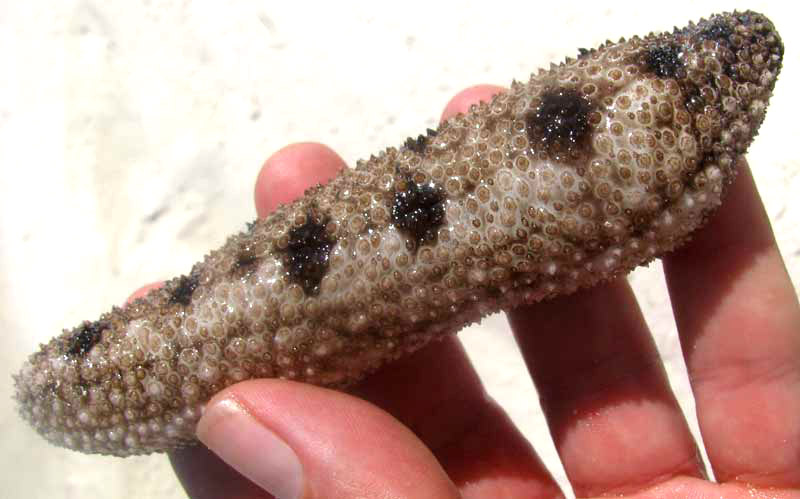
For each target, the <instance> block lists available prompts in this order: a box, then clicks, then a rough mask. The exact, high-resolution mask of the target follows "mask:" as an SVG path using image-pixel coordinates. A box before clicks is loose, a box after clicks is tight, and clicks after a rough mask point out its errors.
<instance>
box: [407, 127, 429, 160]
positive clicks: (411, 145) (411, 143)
mask: <svg viewBox="0 0 800 499" xmlns="http://www.w3.org/2000/svg"><path fill="white" fill-rule="evenodd" d="M426 133H427V135H419V136H418V137H417V138H416V139H415V138H413V137H409V138H407V139H406V142H405V144H403V145H404V146H405V147H406V149H409V150H411V151H414V152H415V153H417V154H422V153H424V152H425V147H427V145H428V141H429V140H430V138H431V137H435V136H436V133H437V132H436V130H432V129H430V128H428V130H427V131H426Z"/></svg>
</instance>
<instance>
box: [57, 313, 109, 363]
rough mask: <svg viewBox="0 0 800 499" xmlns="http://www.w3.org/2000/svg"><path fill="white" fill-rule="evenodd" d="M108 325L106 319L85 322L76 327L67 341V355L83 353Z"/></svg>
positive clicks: (98, 338) (92, 344) (93, 344)
mask: <svg viewBox="0 0 800 499" xmlns="http://www.w3.org/2000/svg"><path fill="white" fill-rule="evenodd" d="M109 327H110V325H109V323H108V322H107V321H96V322H85V323H84V324H83V325H82V326H80V327H79V328H77V329H76V330H75V331H74V332H73V334H72V336H71V337H70V339H69V341H68V343H67V353H68V354H69V355H85V354H86V352H88V351H89V350H91V349H92V347H93V346H95V345H96V344H97V342H98V341H100V338H102V337H103V331H105V330H106V329H108V328H109Z"/></svg>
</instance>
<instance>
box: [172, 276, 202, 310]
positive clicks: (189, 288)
mask: <svg viewBox="0 0 800 499" xmlns="http://www.w3.org/2000/svg"><path fill="white" fill-rule="evenodd" d="M197 284H198V278H197V276H196V275H195V274H190V275H188V276H185V275H182V276H180V277H179V278H178V279H177V283H175V284H174V286H175V287H174V288H173V289H172V291H171V293H170V295H169V302H170V303H179V304H181V305H183V306H186V305H188V304H189V302H190V301H192V293H194V290H195V288H196V287H197Z"/></svg>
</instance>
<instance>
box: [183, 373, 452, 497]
mask: <svg viewBox="0 0 800 499" xmlns="http://www.w3.org/2000/svg"><path fill="white" fill-rule="evenodd" d="M197 436H198V438H199V439H200V440H201V441H202V442H203V443H204V444H205V445H206V446H207V447H208V448H209V449H210V450H211V451H212V452H214V453H215V454H217V455H218V456H219V457H220V458H221V459H222V460H223V461H225V462H227V463H228V464H229V465H230V466H231V467H233V468H234V469H236V470H237V471H238V472H239V473H241V474H242V475H244V476H245V477H247V478H249V479H250V480H251V481H253V482H254V483H255V484H257V485H258V486H260V487H262V488H263V489H264V490H266V491H267V492H269V493H270V494H273V495H275V497H277V498H278V499H315V498H326V499H327V498H330V499H345V498H354V497H376V498H384V497H392V498H402V497H414V498H427V497H430V498H437V499H444V498H456V497H458V492H457V491H456V489H455V486H454V485H453V483H452V482H451V481H450V480H449V478H448V477H447V475H446V474H445V472H444V470H443V469H442V468H441V466H440V465H439V463H438V462H437V461H436V458H435V457H434V456H433V455H432V454H431V452H430V451H429V450H428V449H427V447H425V446H424V445H423V444H422V442H421V441H420V440H419V439H418V438H417V437H416V436H415V435H414V434H413V433H412V432H411V431H410V430H409V429H408V428H406V427H405V426H403V425H402V424H401V423H400V422H399V421H397V420H396V419H394V418H393V417H392V416H391V415H389V414H388V413H386V412H385V411H383V410H381V409H379V408H377V407H375V406H373V405H372V404H369V403H368V402H365V401H363V400H361V399H358V398H355V397H353V396H350V395H347V394H345V393H341V392H337V391H333V390H328V389H324V388H319V387H315V386H311V385H306V384H302V383H296V382H291V381H281V380H252V381H246V382H243V383H239V384H237V385H234V386H232V387H230V388H228V389H227V390H224V391H222V392H221V393H220V394H218V395H217V396H216V397H214V398H213V399H212V400H211V401H210V402H209V404H208V405H207V407H206V410H205V412H204V414H203V417H202V418H201V419H200V422H199V423H198V427H197Z"/></svg>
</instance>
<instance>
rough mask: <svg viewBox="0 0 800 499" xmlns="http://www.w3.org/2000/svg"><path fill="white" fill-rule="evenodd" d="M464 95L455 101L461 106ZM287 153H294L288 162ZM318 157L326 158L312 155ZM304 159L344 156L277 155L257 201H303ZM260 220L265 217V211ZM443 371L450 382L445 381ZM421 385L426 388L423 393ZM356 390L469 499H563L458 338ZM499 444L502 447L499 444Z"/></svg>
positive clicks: (314, 149)
mask: <svg viewBox="0 0 800 499" xmlns="http://www.w3.org/2000/svg"><path fill="white" fill-rule="evenodd" d="M495 88H497V87H495ZM460 95H461V94H459V96H457V97H456V98H455V99H454V102H457V101H459V97H460ZM462 102H463V100H462ZM448 108H449V109H452V108H453V106H448ZM287 150H288V151H290V152H291V155H289V156H284V153H285V152H286V151H287ZM318 153H321V154H322V156H323V158H322V159H319V158H317V159H315V158H313V157H311V156H313V155H314V154H318ZM298 157H301V158H304V159H305V161H306V163H307V164H320V163H321V162H324V161H327V162H329V163H331V164H334V165H335V164H336V161H333V160H331V159H330V158H334V159H336V158H338V156H335V153H333V152H332V151H330V150H329V149H327V148H324V146H318V145H307V144H305V145H295V146H291V147H290V148H286V149H283V150H281V151H279V152H278V153H276V154H275V155H274V156H273V157H272V158H270V159H269V160H268V161H267V162H266V166H265V168H264V169H263V170H262V173H261V175H259V186H258V187H257V188H256V192H257V202H258V199H259V198H261V199H263V200H270V199H273V196H274V194H275V192H276V190H278V191H286V190H288V189H287V188H286V186H287V185H288V186H291V191H292V192H294V193H295V194H296V195H299V194H300V193H302V192H303V190H304V189H305V188H306V187H307V186H308V184H309V183H313V182H314V181H315V180H314V179H313V178H310V177H309V176H305V177H304V176H303V172H304V170H303V169H302V168H296V167H295V163H294V160H295V159H297V158H298ZM326 158H327V159H326ZM276 169H280V170H281V172H280V177H279V178H280V179H281V182H282V184H281V185H277V184H276V183H274V182H270V181H267V182H264V179H269V177H267V175H266V174H268V173H269V172H275V171H276ZM273 206H274V204H273ZM259 214H262V215H263V214H264V211H262V210H259ZM443 366H446V370H447V376H442V369H443ZM421 386H424V387H425V388H424V390H420V387H421ZM354 392H356V393H358V395H359V396H361V397H363V398H365V399H366V400H370V401H372V402H374V403H376V404H377V405H378V406H380V407H382V408H384V409H385V410H388V411H389V412H390V413H391V414H393V415H394V416H395V417H396V418H398V419H399V420H400V421H401V422H402V423H404V424H406V425H407V426H408V427H409V428H411V429H412V431H414V433H416V434H417V435H418V436H419V437H420V438H421V440H422V441H423V442H424V443H425V445H426V446H428V447H429V448H430V449H431V450H432V451H433V452H434V453H435V454H436V456H437V457H438V458H439V459H440V461H441V463H442V466H443V467H444V468H445V470H446V471H447V473H448V474H449V475H450V476H451V477H452V478H453V479H454V480H455V481H456V483H457V484H458V485H459V486H460V487H462V488H465V489H466V488H469V490H470V494H472V495H470V497H479V496H480V494H485V497H497V496H498V494H499V493H500V491H514V492H515V493H514V495H515V496H525V497H532V498H536V497H542V498H544V497H547V498H553V497H557V496H560V493H559V491H558V487H557V486H556V484H555V481H554V480H553V479H552V477H551V476H550V475H549V473H548V472H547V470H546V469H545V468H544V466H543V465H542V464H541V462H540V460H539V459H538V457H537V456H536V454H535V453H534V452H533V450H532V449H531V447H530V445H529V444H528V443H527V441H526V440H525V439H524V437H523V436H522V435H521V434H520V433H519V431H518V430H517V429H516V428H515V427H514V426H513V424H512V423H511V422H510V420H509V419H508V417H507V416H506V415H505V413H504V412H503V411H502V410H500V409H498V408H497V407H496V405H495V404H494V403H493V402H492V401H491V400H490V399H489V398H488V397H487V396H486V394H485V392H484V390H483V387H482V385H481V383H480V380H479V379H478V377H477V375H476V373H475V371H474V369H473V368H472V365H471V364H470V362H469V360H468V359H467V356H466V354H465V352H464V351H463V348H462V347H461V344H460V343H459V342H458V340H457V339H455V338H448V339H445V340H444V341H442V342H437V343H435V344H433V345H430V346H429V347H428V348H425V349H423V350H422V351H420V352H417V353H416V354H414V355H412V356H410V357H407V358H405V359H403V360H401V361H399V362H397V363H393V364H392V365H391V366H387V367H386V368H385V369H382V370H381V371H379V372H378V373H375V374H374V375H372V376H370V378H369V379H368V380H367V381H366V382H365V383H364V384H362V385H361V386H360V387H358V388H357V389H356V390H354ZM498 442H502V443H503V445H502V446H498V445H497V444H498ZM464 446H467V447H466V448H464ZM460 451H463V452H460ZM464 456H467V458H465V457H464ZM476 456H479V457H480V458H479V459H478V458H476ZM465 493H466V492H465Z"/></svg>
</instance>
